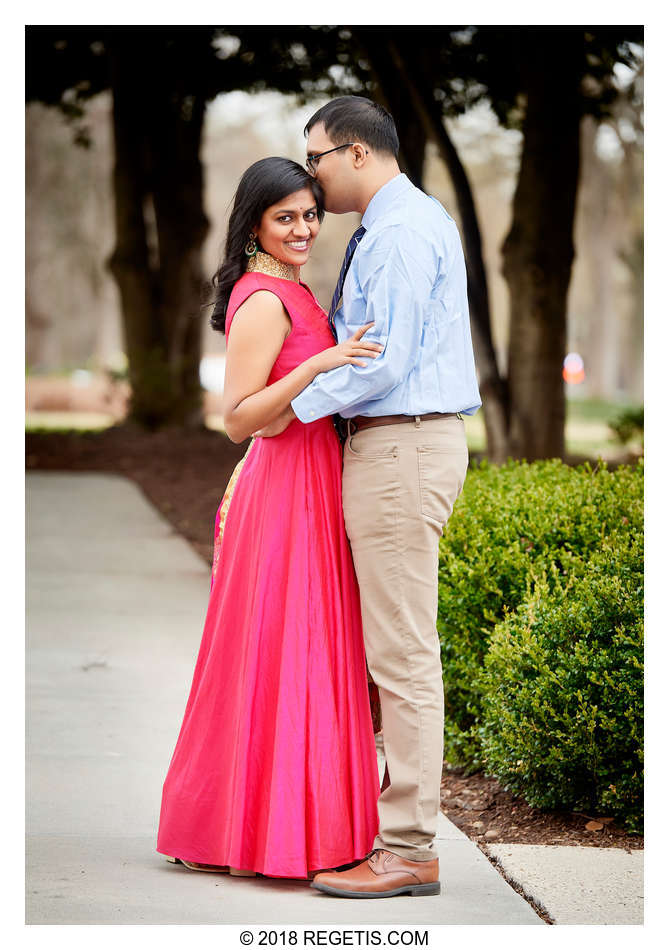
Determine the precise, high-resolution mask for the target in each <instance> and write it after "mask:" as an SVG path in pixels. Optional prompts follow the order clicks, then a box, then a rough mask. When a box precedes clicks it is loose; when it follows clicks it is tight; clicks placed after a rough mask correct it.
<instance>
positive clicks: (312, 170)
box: [305, 142, 355, 175]
mask: <svg viewBox="0 0 669 950" xmlns="http://www.w3.org/2000/svg"><path fill="white" fill-rule="evenodd" d="M351 145H355V142H346V144H345V145H335V147H334V148H329V149H328V150H327V151H326V152H319V153H318V155H308V156H307V161H306V163H305V164H306V166H307V171H308V172H309V174H310V175H315V174H316V169H317V168H318V163H319V162H320V160H321V159H322V158H323V156H324V155H329V154H330V152H338V151H339V149H340V148H349V147H350V146H351Z"/></svg>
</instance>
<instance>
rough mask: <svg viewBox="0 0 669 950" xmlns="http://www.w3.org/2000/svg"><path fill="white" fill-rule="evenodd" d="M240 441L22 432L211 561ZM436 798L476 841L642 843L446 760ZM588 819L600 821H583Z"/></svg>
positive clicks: (116, 431) (29, 458)
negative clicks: (98, 475) (122, 486)
mask: <svg viewBox="0 0 669 950" xmlns="http://www.w3.org/2000/svg"><path fill="white" fill-rule="evenodd" d="M247 445H248V443H246V442H245V443H242V444H241V445H234V444H233V443H232V442H230V441H229V439H227V438H226V437H225V436H224V435H222V434H221V433H220V432H215V431H212V430H210V429H204V428H203V429H199V430H196V431H192V432H184V431H183V430H182V429H176V430H169V429H166V430H162V431H160V432H154V433H146V432H144V431H143V430H141V429H138V428H136V427H134V426H132V425H127V424H126V425H119V426H114V427H112V428H110V429H106V430H104V431H102V432H94V433H93V432H91V433H75V432H66V433H60V432H57V433H47V432H44V433H42V432H39V433H28V434H27V435H26V467H27V468H28V469H29V470H32V469H42V470H52V471H101V472H116V473H118V474H121V475H125V476H126V477H128V478H131V479H133V480H134V481H135V482H137V484H138V485H139V486H140V488H141V489H142V490H143V492H144V493H145V495H146V496H147V498H148V499H149V501H151V502H152V503H153V504H154V505H155V506H156V507H157V508H158V510H159V511H161V512H162V514H163V515H164V516H165V518H166V519H167V520H168V521H170V522H171V523H172V525H173V526H174V528H175V529H176V530H177V531H178V532H179V533H180V534H182V535H183V536H184V537H185V538H186V539H187V540H188V541H189V542H190V543H191V544H192V545H193V547H194V548H195V550H196V551H197V552H198V554H200V555H201V556H202V558H203V559H204V560H205V561H206V562H207V563H208V564H211V559H212V546H213V532H214V517H215V514H216V510H217V508H218V505H219V503H220V500H221V498H222V497H223V492H224V491H225V486H226V485H227V482H228V479H229V478H230V475H231V474H232V471H233V469H234V467H235V465H236V464H237V462H238V461H239V459H240V458H241V457H242V456H243V455H244V452H245V451H246V448H247ZM441 804H442V810H443V811H444V813H445V814H446V815H447V817H448V818H449V819H450V820H451V821H452V822H453V823H454V824H455V825H457V827H458V828H460V829H461V830H462V831H463V832H464V833H465V834H466V835H467V836H468V837H469V838H471V839H472V840H473V841H475V842H477V843H478V844H479V845H481V846H482V847H485V845H486V844H492V843H493V842H509V843H511V842H513V843H515V844H545V845H552V844H557V845H591V846H596V847H616V848H625V849H627V850H631V849H637V848H642V847H643V837H642V836H641V835H630V834H628V833H627V832H625V831H624V830H623V829H622V828H620V827H619V826H617V825H616V823H615V822H614V821H612V820H611V819H610V817H609V816H606V815H604V816H598V815H583V814H579V813H575V812H550V811H541V810H540V809H537V808H533V807H531V806H530V805H528V804H527V803H526V802H525V801H524V800H523V799H522V798H519V797H514V796H513V795H512V794H511V793H510V792H507V791H504V789H503V788H502V786H501V785H500V783H499V782H498V781H497V780H496V779H494V778H491V777H490V776H486V775H483V773H481V772H479V773H476V774H474V775H465V774H464V772H463V771H462V770H459V769H452V768H448V767H446V768H445V769H444V774H443V781H442V792H441ZM593 819H596V820H597V822H598V824H601V828H597V829H593V830H590V829H588V828H587V827H586V825H587V823H588V822H589V821H592V820H593ZM603 819H604V820H603ZM591 827H592V826H591Z"/></svg>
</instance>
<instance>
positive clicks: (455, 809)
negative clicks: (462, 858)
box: [441, 766, 643, 851]
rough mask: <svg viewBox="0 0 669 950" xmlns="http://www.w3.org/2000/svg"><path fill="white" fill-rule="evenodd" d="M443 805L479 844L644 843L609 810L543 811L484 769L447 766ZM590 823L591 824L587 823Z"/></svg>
mask: <svg viewBox="0 0 669 950" xmlns="http://www.w3.org/2000/svg"><path fill="white" fill-rule="evenodd" d="M441 810H442V811H443V812H444V814H445V815H446V817H447V818H448V819H449V820H450V821H452V822H453V824H454V825H457V827H458V828H459V829H460V830H461V831H463V832H464V833H465V834H466V835H467V837H468V838H471V839H472V841H475V842H476V843H477V844H480V845H483V846H485V845H486V844H496V843H499V842H503V843H505V844H544V845H551V844H555V845H582V846H583V845H585V846H593V847H597V848H624V849H625V850H626V851H631V850H635V849H639V848H643V836H642V835H632V834H629V833H628V832H627V831H625V830H624V829H623V828H621V827H620V826H619V825H617V824H616V823H615V821H613V819H612V818H611V817H610V816H609V815H597V814H594V813H593V814H590V815H586V814H584V813H582V812H561V811H543V810H542V809H539V808H533V807H532V806H531V805H528V804H527V802H526V801H525V800H524V799H523V798H521V797H516V796H514V795H513V794H512V793H511V792H508V791H505V790H504V788H503V787H502V785H501V784H500V783H499V782H498V781H497V779H495V778H492V777H491V776H489V775H484V774H483V772H477V773H475V774H474V775H465V773H464V770H462V769H452V768H448V766H446V767H445V768H444V771H443V774H442V782H441ZM588 824H590V827H588Z"/></svg>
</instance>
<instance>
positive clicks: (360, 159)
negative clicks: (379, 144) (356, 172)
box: [351, 142, 369, 168]
mask: <svg viewBox="0 0 669 950" xmlns="http://www.w3.org/2000/svg"><path fill="white" fill-rule="evenodd" d="M351 148H352V149H353V167H354V168H362V166H363V165H364V164H365V161H366V159H367V156H368V155H369V152H368V150H367V149H366V148H365V146H364V145H361V144H360V142H356V143H355V144H354V145H352V146H351Z"/></svg>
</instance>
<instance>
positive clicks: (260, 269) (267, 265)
mask: <svg viewBox="0 0 669 950" xmlns="http://www.w3.org/2000/svg"><path fill="white" fill-rule="evenodd" d="M246 269H247V271H250V272H255V273H257V274H268V275H269V276H270V277H281V278H283V280H292V281H299V279H300V268H299V267H295V265H293V264H284V262H283V261H278V260H277V259H276V257H272V255H271V254H265V252H264V251H258V252H257V253H255V254H254V255H253V257H249V262H248V264H247V265H246Z"/></svg>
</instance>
